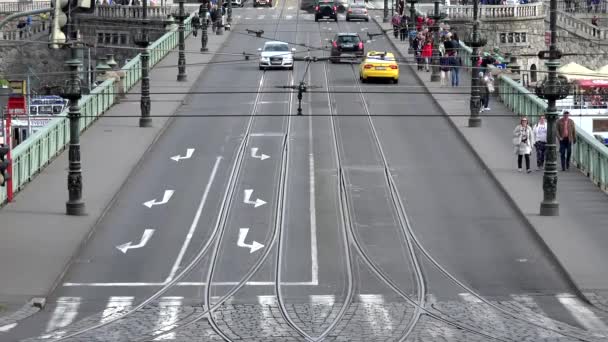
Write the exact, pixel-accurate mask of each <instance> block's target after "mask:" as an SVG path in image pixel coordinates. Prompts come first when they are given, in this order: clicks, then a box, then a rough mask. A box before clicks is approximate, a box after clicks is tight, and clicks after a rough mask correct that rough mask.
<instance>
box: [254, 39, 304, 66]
mask: <svg viewBox="0 0 608 342" xmlns="http://www.w3.org/2000/svg"><path fill="white" fill-rule="evenodd" d="M258 51H260V70H265V69H270V68H282V69H289V70H293V53H294V52H295V51H296V49H295V48H292V49H289V44H287V43H284V42H276V41H275V42H266V43H265V44H264V47H263V48H260V49H258Z"/></svg>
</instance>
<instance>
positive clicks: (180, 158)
mask: <svg viewBox="0 0 608 342" xmlns="http://www.w3.org/2000/svg"><path fill="white" fill-rule="evenodd" d="M192 154H194V149H193V148H189V149H187V150H186V155H185V156H183V157H182V156H180V155H179V154H178V155H176V156H173V157H171V159H173V160H175V161H176V162H179V161H180V160H182V159H190V158H191V157H192Z"/></svg>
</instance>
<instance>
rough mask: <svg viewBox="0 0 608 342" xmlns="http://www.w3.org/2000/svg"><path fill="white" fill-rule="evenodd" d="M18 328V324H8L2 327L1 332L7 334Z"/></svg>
mask: <svg viewBox="0 0 608 342" xmlns="http://www.w3.org/2000/svg"><path fill="white" fill-rule="evenodd" d="M16 326H17V323H12V324H7V325H4V326H1V327H0V332H7V331H9V330H11V329H13V328H14V327H16Z"/></svg>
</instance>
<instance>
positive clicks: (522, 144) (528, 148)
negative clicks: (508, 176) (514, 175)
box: [513, 118, 534, 173]
mask: <svg viewBox="0 0 608 342" xmlns="http://www.w3.org/2000/svg"><path fill="white" fill-rule="evenodd" d="M532 145H534V132H533V131H532V128H530V126H528V119H527V118H521V120H520V122H519V125H517V127H515V129H514V130H513V146H514V150H515V154H516V155H517V171H519V172H521V171H522V165H521V164H522V159H525V160H526V172H527V173H530V172H532V170H530V153H532Z"/></svg>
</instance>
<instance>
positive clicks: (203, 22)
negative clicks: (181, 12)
mask: <svg viewBox="0 0 608 342" xmlns="http://www.w3.org/2000/svg"><path fill="white" fill-rule="evenodd" d="M208 3H209V2H207V1H205V2H203V4H202V5H201V7H200V9H199V11H198V16H199V17H200V18H201V52H206V51H208V50H209V49H207V41H208V40H209V36H208V35H207V28H208V27H209V21H207V4H208Z"/></svg>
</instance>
